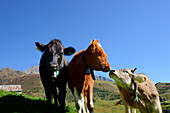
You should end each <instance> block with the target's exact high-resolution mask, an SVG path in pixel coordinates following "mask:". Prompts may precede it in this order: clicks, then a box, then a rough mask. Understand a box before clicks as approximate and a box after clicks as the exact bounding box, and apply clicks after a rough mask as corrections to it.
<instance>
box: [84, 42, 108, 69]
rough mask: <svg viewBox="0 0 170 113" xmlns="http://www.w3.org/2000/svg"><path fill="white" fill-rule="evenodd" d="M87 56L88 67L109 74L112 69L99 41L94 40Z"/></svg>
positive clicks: (87, 51)
mask: <svg viewBox="0 0 170 113" xmlns="http://www.w3.org/2000/svg"><path fill="white" fill-rule="evenodd" d="M85 55H86V62H87V65H88V66H89V67H90V68H91V69H93V70H96V71H103V72H108V71H109V70H110V69H111V67H110V65H109V62H108V60H107V55H106V53H105V52H104V50H103V48H102V46H101V44H100V42H99V41H98V40H93V41H92V42H91V43H90V46H89V47H88V48H87V50H86V52H85Z"/></svg>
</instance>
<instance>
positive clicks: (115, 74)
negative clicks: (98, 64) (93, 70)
mask: <svg viewBox="0 0 170 113" xmlns="http://www.w3.org/2000/svg"><path fill="white" fill-rule="evenodd" d="M135 70H136V68H135V69H122V70H111V71H110V73H109V76H110V78H113V79H114V80H115V82H116V84H117V85H118V86H119V87H122V88H125V89H127V90H133V87H132V84H133V83H132V82H133V81H135V82H139V83H142V82H145V81H146V79H147V77H146V75H145V74H134V72H135Z"/></svg>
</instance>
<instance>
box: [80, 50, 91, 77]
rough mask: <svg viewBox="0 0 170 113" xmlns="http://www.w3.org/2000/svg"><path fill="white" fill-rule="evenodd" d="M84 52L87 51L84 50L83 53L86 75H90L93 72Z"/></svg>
mask: <svg viewBox="0 0 170 113" xmlns="http://www.w3.org/2000/svg"><path fill="white" fill-rule="evenodd" d="M84 53H85V52H83V54H82V59H83V64H84V66H85V73H86V75H90V74H91V69H90V68H89V67H88V66H87V63H86V57H85V55H84Z"/></svg>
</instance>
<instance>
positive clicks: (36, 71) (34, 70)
mask: <svg viewBox="0 0 170 113" xmlns="http://www.w3.org/2000/svg"><path fill="white" fill-rule="evenodd" d="M23 72H24V73H26V74H39V66H32V67H30V68H29V69H27V70H25V71H23Z"/></svg>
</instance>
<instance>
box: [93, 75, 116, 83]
mask: <svg viewBox="0 0 170 113" xmlns="http://www.w3.org/2000/svg"><path fill="white" fill-rule="evenodd" d="M95 78H96V80H104V81H110V82H113V81H112V80H111V79H109V78H107V77H102V76H97V75H95Z"/></svg>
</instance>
